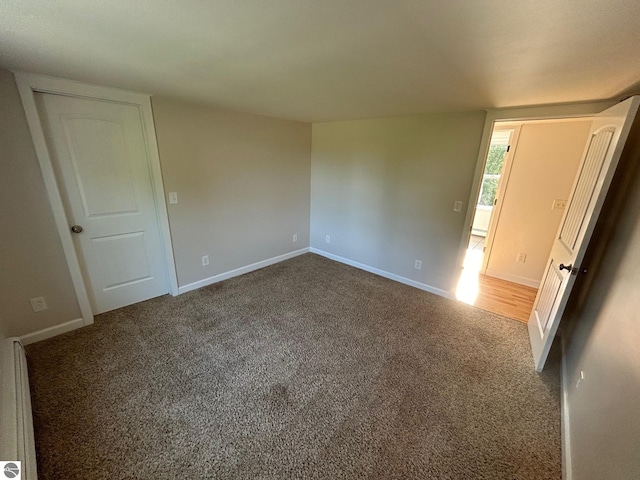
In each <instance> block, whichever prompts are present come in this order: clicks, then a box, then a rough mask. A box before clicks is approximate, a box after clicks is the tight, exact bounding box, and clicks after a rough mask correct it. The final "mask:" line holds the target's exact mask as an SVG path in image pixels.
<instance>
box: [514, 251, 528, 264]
mask: <svg viewBox="0 0 640 480" xmlns="http://www.w3.org/2000/svg"><path fill="white" fill-rule="evenodd" d="M526 261H527V254H526V253H519V254H518V257H517V258H516V262H518V263H524V262H526Z"/></svg>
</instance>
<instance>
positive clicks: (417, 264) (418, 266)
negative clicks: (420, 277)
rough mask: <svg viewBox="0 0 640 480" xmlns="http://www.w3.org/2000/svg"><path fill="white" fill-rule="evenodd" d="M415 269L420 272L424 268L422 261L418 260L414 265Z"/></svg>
mask: <svg viewBox="0 0 640 480" xmlns="http://www.w3.org/2000/svg"><path fill="white" fill-rule="evenodd" d="M413 268H415V269H416V270H420V269H421V268H422V260H416V263H414V265H413Z"/></svg>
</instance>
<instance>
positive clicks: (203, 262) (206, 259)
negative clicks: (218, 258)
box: [202, 255, 209, 267]
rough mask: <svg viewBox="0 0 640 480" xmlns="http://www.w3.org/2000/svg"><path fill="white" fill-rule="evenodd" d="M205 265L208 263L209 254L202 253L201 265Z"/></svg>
mask: <svg viewBox="0 0 640 480" xmlns="http://www.w3.org/2000/svg"><path fill="white" fill-rule="evenodd" d="M207 265H209V255H203V256H202V266H203V267H206V266H207Z"/></svg>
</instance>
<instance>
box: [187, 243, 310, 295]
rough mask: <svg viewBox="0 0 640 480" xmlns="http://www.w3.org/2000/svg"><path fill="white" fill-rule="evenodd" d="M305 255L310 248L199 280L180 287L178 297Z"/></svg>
mask: <svg viewBox="0 0 640 480" xmlns="http://www.w3.org/2000/svg"><path fill="white" fill-rule="evenodd" d="M304 253H309V248H308V247H307V248H301V249H300V250H295V251H293V252H289V253H285V254H284V255H278V256H277V257H272V258H268V259H266V260H262V261H260V262H256V263H252V264H251V265H247V266H245V267H240V268H236V269H235V270H230V271H228V272H224V273H219V274H218V275H214V276H213V277H208V278H203V279H202V280H198V281H197V282H193V283H188V284H186V285H183V286H181V287H178V295H181V294H183V293H187V292H190V291H191V290H196V289H198V288H202V287H206V286H208V285H212V284H214V283H218V282H222V281H223V280H228V279H229V278H233V277H237V276H238V275H244V274H245V273H249V272H253V271H254V270H259V269H261V268H264V267H268V266H269V265H273V264H275V263H279V262H283V261H284V260H289V259H290V258H293V257H297V256H298V255H302V254H304Z"/></svg>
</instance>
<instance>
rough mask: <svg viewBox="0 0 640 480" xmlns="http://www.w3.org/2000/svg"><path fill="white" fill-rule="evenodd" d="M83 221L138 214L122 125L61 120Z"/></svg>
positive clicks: (92, 120)
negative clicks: (136, 212) (115, 215)
mask: <svg viewBox="0 0 640 480" xmlns="http://www.w3.org/2000/svg"><path fill="white" fill-rule="evenodd" d="M61 121H62V125H63V128H64V130H65V134H66V138H67V147H68V149H69V155H70V157H71V163H72V165H73V170H74V173H75V176H76V181H77V183H78V188H79V190H80V196H81V198H82V203H83V206H84V209H85V215H86V216H87V217H90V216H96V215H105V214H107V215H108V214H117V213H128V212H135V211H137V210H138V206H137V204H136V197H135V191H134V186H133V183H134V179H133V175H132V172H131V169H130V165H129V162H130V158H129V156H128V155H127V148H126V145H125V138H124V132H123V131H122V125H120V124H118V123H115V122H106V121H103V120H94V119H90V118H71V119H69V118H66V117H64V116H63V117H61Z"/></svg>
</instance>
